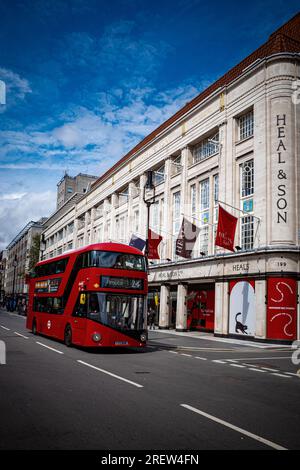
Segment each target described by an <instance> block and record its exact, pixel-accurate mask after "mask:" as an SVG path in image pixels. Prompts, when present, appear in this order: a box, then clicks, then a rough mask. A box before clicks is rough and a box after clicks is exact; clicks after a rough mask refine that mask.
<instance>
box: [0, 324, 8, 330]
mask: <svg viewBox="0 0 300 470" xmlns="http://www.w3.org/2000/svg"><path fill="white" fill-rule="evenodd" d="M0 326H1V328H3V330H6V331H10V329H9V328H6V326H2V325H0Z"/></svg>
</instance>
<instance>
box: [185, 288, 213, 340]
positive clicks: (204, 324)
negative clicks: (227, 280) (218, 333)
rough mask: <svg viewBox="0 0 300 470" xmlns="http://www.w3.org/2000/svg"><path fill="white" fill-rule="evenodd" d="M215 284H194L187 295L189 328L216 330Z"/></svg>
mask: <svg viewBox="0 0 300 470" xmlns="http://www.w3.org/2000/svg"><path fill="white" fill-rule="evenodd" d="M214 325H215V286H214V284H194V285H191V286H190V287H189V289H188V295H187V328H188V329H189V330H201V331H214Z"/></svg>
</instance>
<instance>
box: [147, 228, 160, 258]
mask: <svg viewBox="0 0 300 470" xmlns="http://www.w3.org/2000/svg"><path fill="white" fill-rule="evenodd" d="M161 241H162V236H161V235H158V234H157V233H155V232H153V231H152V230H151V229H150V228H149V230H148V258H149V259H159V254H158V245H159V244H160V242H161Z"/></svg>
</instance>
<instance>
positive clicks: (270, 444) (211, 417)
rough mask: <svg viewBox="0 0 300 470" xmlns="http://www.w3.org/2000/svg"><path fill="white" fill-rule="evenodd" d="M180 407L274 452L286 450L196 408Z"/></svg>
mask: <svg viewBox="0 0 300 470" xmlns="http://www.w3.org/2000/svg"><path fill="white" fill-rule="evenodd" d="M180 406H182V407H183V408H186V409H187V410H190V411H193V412H194V413H197V414H199V415H201V416H204V417H205V418H208V419H210V420H212V421H214V422H216V423H218V424H222V426H225V427H227V428H230V429H233V431H236V432H238V433H240V434H244V436H247V437H250V438H251V439H254V440H256V441H258V442H260V443H262V444H265V445H266V446H268V447H272V448H273V449H276V450H287V449H286V447H282V446H280V445H279V444H276V443H275V442H272V441H269V440H268V439H265V438H264V437H261V436H258V435H257V434H253V433H252V432H249V431H246V429H242V428H240V427H238V426H235V425H234V424H231V423H228V422H227V421H224V420H223V419H220V418H217V417H216V416H212V415H210V414H208V413H205V412H204V411H201V410H199V409H198V408H194V407H193V406H190V405H186V404H181V405H180Z"/></svg>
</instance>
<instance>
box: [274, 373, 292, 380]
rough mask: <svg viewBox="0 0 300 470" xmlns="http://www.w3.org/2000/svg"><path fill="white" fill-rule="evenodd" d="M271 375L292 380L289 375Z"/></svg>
mask: <svg viewBox="0 0 300 470" xmlns="http://www.w3.org/2000/svg"><path fill="white" fill-rule="evenodd" d="M271 375H276V376H277V377H285V378H286V379H291V378H292V376H291V375H284V374H277V373H275V374H271Z"/></svg>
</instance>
